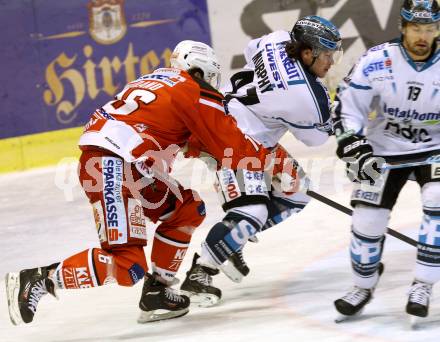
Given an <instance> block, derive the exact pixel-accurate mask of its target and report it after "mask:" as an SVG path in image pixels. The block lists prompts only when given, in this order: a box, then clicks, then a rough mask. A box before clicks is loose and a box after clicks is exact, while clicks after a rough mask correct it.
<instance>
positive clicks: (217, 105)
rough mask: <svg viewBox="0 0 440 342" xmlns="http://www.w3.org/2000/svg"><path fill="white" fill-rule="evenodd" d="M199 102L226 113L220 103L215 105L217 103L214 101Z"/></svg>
mask: <svg viewBox="0 0 440 342" xmlns="http://www.w3.org/2000/svg"><path fill="white" fill-rule="evenodd" d="M199 102H200V103H201V104H203V105H206V106H209V107H212V108H215V109H218V110H220V111H222V112H223V113H224V112H225V109H224V107H223V106H222V105H220V104H218V103H215V102H212V101H210V100H206V99H200V100H199Z"/></svg>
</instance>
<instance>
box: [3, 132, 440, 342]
mask: <svg viewBox="0 0 440 342" xmlns="http://www.w3.org/2000/svg"><path fill="white" fill-rule="evenodd" d="M285 144H287V145H288V146H289V150H290V151H292V152H293V153H294V154H295V156H296V157H297V158H298V159H299V160H300V162H301V163H302V164H303V166H304V167H305V168H306V170H309V172H310V174H311V176H312V180H313V182H314V183H315V184H317V185H319V187H318V188H316V190H317V191H318V192H320V193H322V194H324V195H326V196H328V197H330V198H332V199H333V200H336V201H338V202H340V203H342V204H345V205H346V204H348V201H349V194H350V186H349V185H348V184H347V183H346V182H345V181H344V180H345V179H344V176H343V171H342V167H343V165H342V164H341V163H338V164H336V171H335V170H334V169H335V165H334V162H335V159H329V158H327V159H325V158H326V156H332V155H333V151H334V146H333V144H332V142H330V143H329V144H327V145H326V146H324V148H313V149H306V148H304V147H302V146H300V145H299V144H297V143H293V142H292V141H290V140H285ZM181 165H183V162H181V163H178V164H177V165H176V169H180V168H181ZM197 170H198V171H196V172H197V173H196V175H195V176H193V177H192V176H191V174H189V173H188V172H183V171H182V170H181V169H180V171H179V172H177V177H178V178H179V179H180V180H182V182H183V183H184V184H185V185H189V182H190V181H191V179H192V183H193V186H194V187H195V188H197V189H200V191H201V195H202V198H203V199H204V200H205V202H206V203H207V207H208V216H207V219H206V221H205V222H204V223H203V225H202V227H201V228H199V229H198V230H197V232H196V234H195V235H194V238H193V242H192V245H191V248H190V249H189V251H188V253H187V258H186V260H185V262H184V263H183V265H182V267H181V272H180V273H179V278H180V279H183V278H184V272H185V271H186V270H187V269H188V267H189V264H190V262H191V259H192V255H193V252H194V251H196V250H198V247H199V243H200V241H201V240H202V238H203V237H204V236H205V235H206V233H207V231H208V229H209V227H210V226H211V225H212V224H213V223H214V222H216V221H217V220H219V219H220V218H221V216H222V212H221V210H220V208H219V206H218V202H217V198H216V195H215V193H213V191H212V190H211V189H212V188H211V186H210V185H209V184H208V183H209V181H208V180H206V179H205V180H203V179H204V177H202V176H200V172H201V170H202V169H200V168H199V169H197ZM67 179H68V178H67ZM64 181H66V180H65V179H61V178H60V177H58V178H57V177H55V168H46V169H40V170H34V171H26V172H21V173H16V174H10V175H2V176H0V217H1V222H2V224H1V227H0V255H1V257H0V273H1V274H2V275H4V274H5V273H6V272H8V271H18V270H20V269H22V268H28V267H35V266H40V265H48V264H51V263H53V262H56V261H60V260H62V259H64V258H66V257H68V256H70V255H72V254H74V253H76V252H79V251H81V250H84V249H86V248H89V247H94V246H98V239H97V236H96V233H95V228H94V222H93V217H92V210H91V208H90V206H89V204H88V202H87V201H86V199H85V197H84V196H83V195H82V193H81V189H80V188H79V187H76V188H75V189H74V191H73V196H72V198H71V199H72V200H71V201H68V200H67V199H66V198H68V197H69V196H67V197H66V196H65V194H64V193H63V191H61V190H60V189H59V188H58V187H57V186H56V184H58V185H59V184H60V183H62V182H64ZM421 215H422V212H421V208H420V195H419V189H418V186H417V184H415V183H414V182H410V183H408V184H407V185H406V187H405V188H404V191H403V192H402V194H401V196H400V197H399V200H398V204H397V206H396V207H395V210H394V211H393V215H392V219H391V222H390V225H389V226H390V227H392V228H393V229H395V230H398V231H400V232H402V233H404V234H407V235H410V236H412V237H415V236H416V235H417V230H418V226H419V222H420V220H421ZM349 230H350V218H349V217H348V216H346V215H345V214H342V213H339V212H337V211H336V210H334V209H332V208H330V207H327V206H326V205H324V204H322V203H320V202H317V201H314V200H313V201H312V202H311V203H310V204H309V205H308V206H307V207H306V209H305V210H304V211H303V212H302V213H300V214H299V215H297V216H296V217H293V218H290V219H289V220H287V221H286V222H284V223H283V224H281V225H280V226H279V227H275V228H272V229H270V230H269V231H266V232H264V233H262V234H261V235H260V242H259V243H257V244H251V243H249V244H248V245H247V246H246V248H245V251H244V255H245V259H246V260H247V262H248V264H249V266H250V268H251V273H250V274H249V276H248V277H246V278H245V279H244V281H243V282H242V283H241V284H235V283H232V282H230V281H229V280H228V279H227V278H225V277H224V276H223V275H220V276H217V277H216V278H215V283H216V284H217V285H219V286H220V287H221V288H222V290H223V293H224V299H223V302H222V303H221V304H220V305H218V306H216V307H213V308H208V309H202V308H198V307H194V308H192V309H191V311H190V313H189V314H188V315H186V316H184V317H182V318H179V319H175V320H170V321H164V322H157V323H150V324H144V325H141V324H138V323H136V318H137V316H138V313H139V310H138V307H137V305H138V300H139V296H140V291H141V287H142V284H138V285H137V286H135V287H133V288H122V287H118V286H117V285H110V286H106V287H100V288H95V289H87V290H75V291H59V292H58V295H59V297H60V300H59V301H58V302H57V301H56V300H55V299H54V298H52V297H49V296H46V297H44V298H43V300H42V301H41V302H40V305H39V307H38V311H37V314H36V317H35V320H34V322H33V323H31V324H29V325H26V326H18V327H16V326H13V325H12V324H11V323H10V321H9V317H8V313H7V304H6V295H5V291H4V281H3V279H2V280H1V282H0V291H1V296H0V342H6V341H64V342H90V341H157V342H165V341H219V342H231V341H252V342H256V341H264V342H267V341H299V342H302V341H320V342H330V341H332V342H342V341H350V342H353V341H368V342H375V341H387V342H390V341H393V342H400V341H402V342H403V341H405V342H406V341H414V342H438V341H440V304H439V303H437V302H436V301H435V299H436V298H434V301H433V303H432V305H431V312H430V316H429V318H427V319H426V320H425V322H424V323H422V325H421V326H420V328H419V329H417V330H411V329H410V326H409V324H408V319H407V317H406V315H405V313H404V308H405V305H406V299H407V298H406V291H407V289H408V286H409V285H410V283H411V281H412V269H413V267H414V262H415V255H416V254H415V252H416V251H415V248H413V247H411V246H409V245H407V244H405V243H403V242H401V241H399V240H396V239H394V238H393V237H388V239H387V245H386V249H385V253H384V258H383V260H384V262H385V265H386V269H385V273H384V275H383V277H382V279H381V281H380V283H379V285H378V288H377V291H376V295H375V298H374V300H373V301H372V302H371V303H370V304H369V305H368V306H367V307H366V310H365V311H364V314H363V316H361V317H360V318H359V319H358V320H356V321H352V322H345V323H341V324H335V323H334V322H333V320H334V318H335V315H336V314H335V311H334V309H333V304H332V302H333V300H335V299H336V298H337V297H338V296H340V295H342V294H343V293H344V292H345V290H347V289H348V288H349V287H350V285H351V278H350V268H349V260H348V249H347V245H348V240H349ZM147 251H148V249H147ZM2 277H3V276H2ZM435 290H436V289H434V297H435V295H436V293H435Z"/></svg>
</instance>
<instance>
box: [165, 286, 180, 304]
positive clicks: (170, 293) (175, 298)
mask: <svg viewBox="0 0 440 342" xmlns="http://www.w3.org/2000/svg"><path fill="white" fill-rule="evenodd" d="M165 297H167V299H168V300H170V301H172V302H177V303H181V302H183V301H184V299H183V297H182V296H181V295H179V294H177V293H176V292H175V291H174V290H173V289H171V288H169V287H166V288H165Z"/></svg>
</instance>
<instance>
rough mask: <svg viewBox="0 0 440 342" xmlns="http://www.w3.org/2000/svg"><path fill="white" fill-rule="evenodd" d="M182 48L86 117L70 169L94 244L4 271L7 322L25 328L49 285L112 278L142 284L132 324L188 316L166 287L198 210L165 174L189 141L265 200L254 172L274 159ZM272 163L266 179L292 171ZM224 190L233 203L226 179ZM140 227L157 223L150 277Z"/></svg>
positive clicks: (197, 53) (202, 51) (206, 70)
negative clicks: (85, 203) (247, 179)
mask: <svg viewBox="0 0 440 342" xmlns="http://www.w3.org/2000/svg"><path fill="white" fill-rule="evenodd" d="M181 46H183V47H184V48H185V49H187V53H186V54H185V57H184V58H183V59H182V60H179V61H176V60H174V61H173V59H172V63H171V66H172V67H173V68H161V69H157V70H155V71H154V72H153V73H151V74H148V75H144V76H142V77H140V78H139V79H137V80H135V81H133V82H131V83H129V84H127V85H126V86H125V88H124V89H123V90H122V91H121V92H120V93H119V94H117V95H116V97H115V99H114V100H112V101H110V102H108V103H107V104H105V105H104V106H103V107H101V108H99V109H97V110H96V111H95V112H94V113H93V114H92V116H91V118H90V121H89V122H88V123H87V125H86V126H85V130H84V133H83V135H82V136H81V138H80V141H79V146H80V149H81V150H82V154H81V157H80V160H79V169H78V170H79V179H80V183H81V185H82V187H83V189H84V191H85V193H86V195H87V197H88V199H89V201H90V204H91V205H92V207H93V213H94V217H95V222H96V229H97V233H98V235H99V240H100V244H101V247H100V248H90V249H86V250H84V251H82V252H79V253H78V254H75V255H73V256H71V257H68V258H67V259H65V260H63V261H60V262H56V263H54V264H52V265H50V266H45V267H39V268H33V269H26V270H22V271H21V272H19V273H8V274H7V276H6V290H7V295H8V306H9V314H10V318H11V321H12V322H13V323H14V324H19V323H23V322H24V323H29V322H31V321H32V320H33V318H34V314H35V312H36V308H37V305H38V302H39V301H40V299H41V298H42V297H43V296H44V295H45V294H47V293H50V294H52V295H55V291H56V289H79V288H89V287H96V286H101V285H105V284H107V283H111V282H117V283H118V284H119V285H122V286H132V285H134V284H135V283H137V282H138V281H139V280H141V279H144V280H145V282H144V286H143V290H142V295H141V299H140V302H139V307H140V309H141V310H142V313H141V316H140V319H139V322H150V321H156V320H161V319H168V318H174V317H179V316H182V315H184V314H186V313H187V312H188V306H189V298H188V297H186V296H183V295H179V294H178V293H175V292H173V290H172V289H171V287H170V285H172V284H173V280H174V276H175V274H176V273H177V271H178V269H179V267H180V263H181V261H182V259H183V257H184V256H185V252H186V250H187V248H188V245H189V242H190V240H191V235H192V233H193V231H194V229H195V228H196V227H197V226H199V225H200V224H201V223H202V221H203V219H204V216H205V209H204V203H203V202H202V201H201V200H200V199H198V196H197V194H196V193H195V192H194V191H192V190H189V189H184V188H183V187H182V186H181V185H180V184H178V183H177V182H176V181H175V180H174V179H172V178H170V177H169V172H170V170H171V167H172V162H173V159H174V157H175V155H176V153H177V152H178V151H179V149H181V148H182V147H184V146H185V145H186V143H187V141H188V139H189V137H190V136H191V135H192V136H194V137H195V138H197V140H198V141H200V142H201V143H202V144H203V146H205V147H206V149H207V151H208V152H209V153H210V154H211V155H212V156H213V157H214V158H215V159H216V160H217V161H218V162H219V163H221V165H222V166H225V167H226V168H228V169H231V170H235V171H236V172H237V174H238V173H241V175H244V174H246V175H251V176H252V177H255V178H256V180H255V182H254V184H255V185H258V187H259V189H260V190H259V192H258V193H257V194H255V195H254V196H252V198H253V200H254V201H257V202H258V201H259V202H264V201H265V200H266V198H267V194H266V193H265V191H264V188H265V187H267V186H266V184H265V183H264V177H263V171H262V170H264V168H265V165H266V163H267V162H268V160H270V161H273V160H272V159H271V158H272V157H274V156H273V154H270V152H269V151H268V150H267V149H265V148H264V147H263V146H261V145H259V144H257V143H256V142H254V141H253V140H251V139H247V138H246V137H245V136H244V135H243V134H242V133H241V131H240V130H239V129H238V128H237V126H236V123H235V120H234V119H233V118H232V117H231V116H229V115H226V114H225V112H224V108H223V106H222V101H223V97H222V95H221V94H220V93H219V92H217V90H216V89H215V88H217V87H218V84H219V75H220V74H219V70H220V66H219V64H218V62H217V58H216V56H215V53H214V51H213V50H212V49H211V48H210V47H209V46H207V45H206V44H203V43H198V42H193V41H184V42H182V43H181ZM225 151H227V154H226V155H224V154H225ZM269 156H270V158H268V157H269ZM276 157H277V158H279V159H278V161H279V163H277V164H275V166H274V167H273V172H274V173H275V174H276V173H279V172H282V166H283V165H284V163H287V164H288V165H290V166H292V164H291V162H289V159H288V158H287V155H286V154H285V152H284V151H278V152H277V155H276ZM249 158H251V159H249ZM266 159H267V160H266ZM289 163H290V164H289ZM286 170H287V171H286V172H287V173H288V176H289V177H290V178H289V179H290V182H288V183H289V184H292V185H294V183H295V178H296V170H295V168H294V167H289V168H287V169H286ZM232 173H234V172H232ZM233 176H234V177H235V174H234V175H233ZM231 177H232V176H231ZM231 179H232V178H231ZM234 179H235V178H234ZM226 181H227V180H226ZM228 186H229V188H230V189H231V191H230V195H231V197H232V196H234V193H233V190H234V189H232V187H234V186H235V183H234V184H232V183H231V184H229V185H228ZM237 190H238V191H239V189H237ZM234 191H235V190H234ZM147 221H152V222H154V223H156V222H160V224H159V226H158V227H157V230H156V232H155V235H154V239H153V241H152V244H153V245H152V255H151V265H152V269H151V270H150V272H149V270H148V267H147V262H146V257H145V254H144V250H143V247H144V246H145V245H146V242H147Z"/></svg>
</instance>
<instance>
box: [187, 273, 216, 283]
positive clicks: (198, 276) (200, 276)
mask: <svg viewBox="0 0 440 342" xmlns="http://www.w3.org/2000/svg"><path fill="white" fill-rule="evenodd" d="M189 279H190V280H194V281H197V282H199V283H201V284H203V285H205V286H211V284H212V278H211V276H210V275H209V274H208V273H206V272H204V271H203V270H201V269H199V270H198V271H197V273H194V274H191V275H190V276H189Z"/></svg>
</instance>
